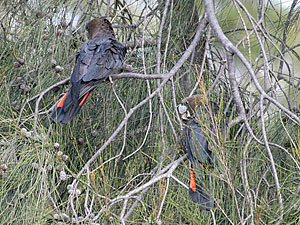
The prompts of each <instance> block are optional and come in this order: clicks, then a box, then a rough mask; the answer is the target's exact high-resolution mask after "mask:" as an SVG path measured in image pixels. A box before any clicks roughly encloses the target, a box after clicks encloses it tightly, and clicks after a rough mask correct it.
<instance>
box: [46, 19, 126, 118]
mask: <svg viewBox="0 0 300 225" xmlns="http://www.w3.org/2000/svg"><path fill="white" fill-rule="evenodd" d="M86 30H87V32H88V33H87V37H88V39H89V40H88V41H87V42H85V43H84V44H83V46H82V48H81V49H80V50H79V51H78V52H77V53H76V56H77V57H76V64H75V67H74V70H73V73H72V76H71V84H72V87H71V88H70V89H69V91H67V93H66V94H65V95H64V96H63V97H62V98H61V99H60V100H59V101H58V102H57V104H56V106H55V108H54V110H53V111H52V113H51V114H50V119H51V121H53V122H59V123H68V122H69V121H70V120H72V119H73V118H74V117H75V116H76V115H77V114H78V112H79V111H80V109H81V107H82V105H83V104H84V103H85V102H86V99H87V97H88V96H89V94H90V93H91V91H93V90H94V89H95V88H96V86H97V85H98V84H99V83H101V82H103V81H106V80H107V79H108V77H109V75H111V74H112V73H113V72H114V71H116V70H117V69H119V68H120V67H122V65H123V62H124V57H125V54H126V49H125V47H124V46H123V45H122V44H121V43H120V42H118V41H117V40H116V38H115V34H114V31H113V28H112V25H111V23H110V22H109V21H108V20H107V19H105V18H104V17H99V18H95V19H93V20H91V21H90V22H89V23H88V24H87V25H86Z"/></svg>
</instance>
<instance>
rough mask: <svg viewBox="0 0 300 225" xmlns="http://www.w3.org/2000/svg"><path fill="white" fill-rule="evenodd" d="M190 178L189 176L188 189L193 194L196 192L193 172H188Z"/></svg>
mask: <svg viewBox="0 0 300 225" xmlns="http://www.w3.org/2000/svg"><path fill="white" fill-rule="evenodd" d="M190 176H191V181H190V188H191V189H192V190H193V192H196V179H195V176H194V171H193V170H190Z"/></svg>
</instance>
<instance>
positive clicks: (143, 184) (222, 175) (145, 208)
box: [0, 0, 300, 224]
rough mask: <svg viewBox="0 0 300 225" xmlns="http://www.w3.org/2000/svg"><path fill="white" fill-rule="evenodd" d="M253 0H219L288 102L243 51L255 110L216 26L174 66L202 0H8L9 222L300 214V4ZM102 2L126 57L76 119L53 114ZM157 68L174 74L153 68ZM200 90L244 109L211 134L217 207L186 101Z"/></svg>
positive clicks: (223, 17)
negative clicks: (188, 140) (194, 175)
mask: <svg viewBox="0 0 300 225" xmlns="http://www.w3.org/2000/svg"><path fill="white" fill-rule="evenodd" d="M253 2H254V1H253ZM244 3H245V4H243V2H239V1H229V0H228V1H220V2H218V1H217V2H216V14H217V20H218V21H219V23H220V25H221V27H222V28H223V31H224V33H225V35H227V37H228V38H229V40H230V41H232V42H233V44H234V45H238V46H237V47H238V49H239V50H240V51H241V52H242V53H243V55H244V56H245V58H246V60H247V61H248V62H249V63H250V64H251V66H252V69H253V71H254V73H255V75H256V77H257V79H259V83H260V85H261V86H262V89H263V90H264V91H265V92H266V93H267V94H268V96H270V97H272V98H274V99H275V100H276V102H278V103H280V104H281V106H282V107H278V106H277V105H276V104H274V102H271V101H269V100H268V99H266V98H265V99H263V100H261V98H260V97H261V96H262V93H261V92H260V91H259V90H258V88H257V86H255V85H254V84H253V78H251V76H250V75H249V71H248V70H247V69H246V67H245V64H244V62H243V61H242V60H240V59H238V58H237V57H235V61H234V66H235V68H234V69H235V75H236V78H237V79H236V80H237V82H238V92H239V95H240V96H241V101H242V102H241V103H242V105H243V106H244V108H245V115H244V116H245V118H246V119H245V118H244V119H243V120H241V119H240V115H242V112H241V111H240V110H239V107H237V106H236V104H238V103H237V102H236V99H235V98H234V97H233V95H232V90H233V89H234V86H233V85H232V83H231V82H230V81H232V78H230V76H229V73H228V69H229V67H230V64H228V58H226V54H225V52H226V50H227V49H225V48H223V43H222V42H219V41H218V39H217V38H216V36H215V33H214V32H213V29H212V28H211V27H209V26H207V27H206V28H205V29H204V30H203V33H204V34H203V35H202V36H201V38H200V41H199V42H197V45H196V46H195V47H194V48H193V49H192V53H191V55H190V57H188V59H187V60H185V61H184V63H183V64H182V66H180V68H179V69H178V70H177V71H176V73H172V69H173V68H175V67H176V66H177V65H179V64H180V60H181V56H182V55H183V54H185V53H187V49H188V47H189V46H190V45H191V43H192V41H193V40H194V38H195V35H196V34H197V32H198V29H199V28H198V25H199V23H200V19H201V17H202V16H203V15H204V13H205V10H207V8H206V6H204V3H203V2H202V1H200V0H195V1H180V0H174V1H171V0H170V1H169V0H166V1H125V0H124V1H120V0H115V1H112V0H111V1H109V0H97V1H88V0H86V1H80V0H79V1H78V0H73V1H61V0H51V1H44V0H32V1H24V0H13V1H11V0H10V1H7V0H4V1H1V2H0V25H1V27H0V62H1V63H0V96H1V101H0V148H1V151H0V173H1V174H0V176H1V177H0V221H1V224H57V223H60V224H71V223H73V224H120V223H126V224H155V223H156V224H273V223H277V224H280V223H281V224H298V223H299V219H300V218H299V215H300V199H299V191H300V186H299V169H300V167H299V154H300V151H299V132H298V123H299V121H298V120H299V119H298V120H297V119H295V118H298V116H297V113H299V111H300V110H299V108H298V107H299V105H298V102H297V99H298V93H299V79H298V77H299V76H298V74H297V72H298V71H299V70H298V69H297V68H298V67H299V65H300V64H299V56H298V53H297V52H298V43H297V40H298V33H299V32H298V29H299V27H298V15H299V13H298V11H299V10H298V8H299V5H297V1H293V2H292V1H291V4H290V5H287V6H286V5H283V4H282V3H281V2H278V4H275V3H274V1H258V3H256V1H255V4H249V1H245V2H244ZM225 6H226V7H225ZM227 6H228V7H227ZM247 10H249V11H250V15H252V18H250V17H249V15H248V14H247ZM100 15H101V16H103V15H106V16H108V18H109V20H110V21H112V23H113V26H114V29H115V32H116V36H117V38H118V40H120V41H121V42H122V43H124V44H125V45H126V46H127V48H128V53H127V56H126V65H125V66H124V68H123V69H122V70H121V71H118V73H120V75H119V76H115V77H114V79H113V80H112V82H109V81H108V82H105V83H103V84H101V85H99V87H98V88H97V89H96V90H95V91H94V92H93V94H92V96H91V97H90V98H89V101H88V103H87V104H86V105H85V107H84V108H83V109H82V110H81V112H80V114H79V115H78V116H77V117H76V119H74V120H73V121H72V122H71V123H70V124H67V125H59V124H47V123H46V122H45V119H46V118H47V115H48V113H49V112H50V111H51V107H52V106H53V105H54V104H55V102H56V101H57V100H58V99H59V98H60V97H61V96H62V95H63V94H64V92H65V91H66V90H67V89H68V87H69V84H68V77H69V76H70V74H71V73H72V68H73V65H74V57H73V54H74V53H75V52H76V51H77V50H78V49H79V48H80V46H81V44H82V42H84V41H85V40H86V38H85V31H84V27H85V24H86V23H87V22H88V21H89V20H90V19H91V18H94V17H96V16H100ZM209 22H210V23H211V20H209ZM258 40H261V41H262V44H260V43H259V41H258ZM57 66H59V67H57ZM61 67H62V68H63V69H62V68H61ZM170 71H171V72H170ZM168 72H170V73H168ZM155 74H156V75H165V74H171V75H170V76H169V77H168V79H167V80H165V79H164V78H162V77H160V78H161V79H148V78H150V77H149V76H147V75H150V76H153V77H154V76H155ZM127 75H128V76H129V77H130V78H128V77H126V76H127ZM135 75H137V76H135ZM143 75H144V77H143ZM230 79H231V80H230ZM52 85H53V86H52ZM51 86H52V88H51V89H48V88H49V87H51ZM160 86H161V91H160V92H158V88H159V87H160ZM154 92H155V93H156V94H155V95H154V97H153V98H149V96H151V93H154ZM192 93H194V94H197V93H202V94H203V93H204V94H207V97H208V99H210V100H211V101H214V102H216V103H217V104H219V105H220V106H221V109H222V112H224V113H220V115H219V118H211V119H212V120H214V122H215V123H216V124H217V123H218V121H220V120H221V117H223V116H226V117H228V118H230V121H231V122H232V123H231V126H230V128H229V130H228V134H227V136H226V139H225V140H223V139H222V138H218V141H217V143H216V142H215V139H214V138H213V140H210V143H211V146H213V147H212V149H213V151H214V152H215V153H216V155H218V158H219V165H218V166H217V168H214V169H213V170H212V171H208V172H207V175H208V176H209V177H210V184H211V190H212V193H213V197H214V201H215V206H216V207H215V208H214V209H213V210H211V211H207V212H206V211H200V209H199V208H198V206H197V205H196V204H194V203H193V202H191V200H190V199H189V196H188V190H187V187H188V185H189V163H188V161H187V160H185V159H186V155H185V150H184V138H183V137H182V127H183V125H182V122H181V121H180V119H179V116H178V113H177V111H176V107H177V105H178V104H179V103H180V102H181V99H182V98H184V97H186V96H188V95H190V94H192ZM143 102H144V103H145V104H144V103H143ZM141 103H143V104H141ZM260 104H261V106H262V107H260ZM133 108H134V110H132V109H133ZM283 108H284V109H287V110H288V111H285V110H283ZM292 114H293V115H296V117H294V118H293V116H291V115H292ZM246 121H247V122H246ZM220 137H221V135H220ZM93 156H96V157H94V158H93ZM89 160H90V161H89ZM89 162H90V163H89ZM87 163H88V164H87ZM274 171H275V172H276V175H275V172H274ZM278 184H279V185H278Z"/></svg>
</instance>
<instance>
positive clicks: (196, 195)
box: [178, 95, 223, 210]
mask: <svg viewBox="0 0 300 225" xmlns="http://www.w3.org/2000/svg"><path fill="white" fill-rule="evenodd" d="M205 102H207V103H205ZM178 111H179V113H180V114H181V118H182V119H183V121H184V123H185V129H184V131H185V139H186V140H185V141H186V149H187V152H188V158H189V160H190V161H191V165H192V168H191V169H190V188H189V194H190V196H191V198H192V200H193V202H196V203H199V205H200V209H204V210H209V209H211V208H212V207H213V200H212V197H211V194H210V193H209V191H210V190H209V182H205V180H207V179H204V178H205V176H204V170H205V169H208V168H210V167H214V166H215V165H216V164H217V159H216V157H215V155H214V154H213V152H212V151H211V148H210V144H209V141H208V140H213V141H216V142H217V136H216V125H215V124H214V123H213V122H212V118H213V117H214V116H216V115H217V113H218V111H219V107H218V106H217V105H216V104H214V103H208V101H207V100H206V101H205V98H204V97H203V96H202V95H193V96H191V97H187V98H185V99H183V100H182V104H180V105H179V106H178ZM221 126H222V127H223V125H221ZM222 129H223V128H222ZM195 171H196V172H195ZM195 177H197V179H196V178H195Z"/></svg>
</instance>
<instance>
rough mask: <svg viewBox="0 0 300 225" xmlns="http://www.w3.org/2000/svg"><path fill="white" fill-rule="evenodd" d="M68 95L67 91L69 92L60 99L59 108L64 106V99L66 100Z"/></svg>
mask: <svg viewBox="0 0 300 225" xmlns="http://www.w3.org/2000/svg"><path fill="white" fill-rule="evenodd" d="M67 95H68V91H67V93H66V94H65V95H64V97H63V98H62V99H61V100H60V102H59V103H58V104H57V107H58V108H61V107H63V105H64V101H65V99H66V97H67Z"/></svg>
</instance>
